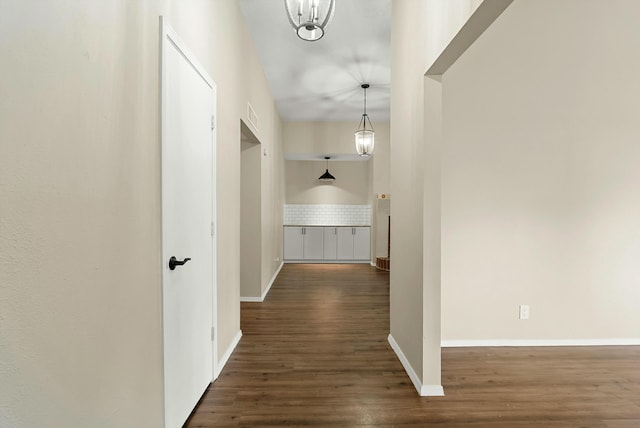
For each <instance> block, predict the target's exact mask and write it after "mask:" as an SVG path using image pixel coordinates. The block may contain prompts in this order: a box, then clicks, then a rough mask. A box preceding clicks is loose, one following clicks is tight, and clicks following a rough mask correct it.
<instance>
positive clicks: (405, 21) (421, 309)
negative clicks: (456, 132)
mask: <svg viewBox="0 0 640 428" xmlns="http://www.w3.org/2000/svg"><path fill="white" fill-rule="evenodd" d="M480 3H481V1H473V0H457V1H452V0H431V1H421V0H394V2H393V8H392V12H393V13H392V32H391V46H392V49H391V51H392V55H393V56H392V59H391V61H392V66H391V86H392V88H393V91H392V92H391V167H390V168H391V174H390V177H391V200H392V202H391V218H392V221H391V245H392V254H393V256H392V269H391V289H390V293H391V295H390V300H391V306H390V317H391V333H390V336H391V337H390V339H392V340H390V342H392V343H394V344H395V345H397V349H396V348H394V349H396V351H397V352H398V354H399V356H400V357H401V360H402V358H404V359H405V360H404V362H403V363H404V364H405V369H406V370H407V372H408V374H409V376H410V377H411V379H412V381H413V382H414V385H415V386H416V388H417V389H418V391H419V392H420V393H421V394H423V393H424V394H425V395H437V394H438V393H439V392H440V391H441V387H440V370H439V367H440V354H439V349H440V346H439V341H438V340H437V338H438V337H439V334H440V322H439V317H437V318H438V319H437V320H436V319H435V318H434V317H436V314H435V313H433V312H429V313H427V314H425V311H429V307H430V305H433V304H435V303H434V301H433V299H434V298H435V299H437V297H438V296H439V288H440V282H439V278H435V279H434V278H433V272H427V273H428V274H429V275H432V276H431V277H430V278H431V279H432V282H433V281H435V282H433V283H429V284H428V287H429V289H428V290H426V291H425V289H424V287H425V276H424V275H425V272H424V269H423V263H424V261H425V260H424V251H425V248H424V243H425V237H424V229H423V225H424V223H425V217H424V208H423V204H424V203H425V189H424V179H425V148H424V112H425V97H424V91H425V87H424V74H425V72H426V71H427V70H428V69H429V67H430V66H431V64H432V63H433V62H434V61H435V60H436V59H437V58H438V56H439V55H440V54H441V52H442V51H443V50H444V49H445V47H446V46H447V44H448V43H449V41H450V40H451V39H452V38H453V36H454V35H455V34H456V33H457V32H458V30H459V29H460V28H461V27H462V25H463V24H464V23H465V22H466V20H467V19H468V18H469V16H470V15H471V14H472V13H473V12H474V10H475V9H476V8H477V6H478V5H479V4H480ZM408 47H410V48H408ZM427 231H431V232H433V230H432V228H429V229H427ZM427 238H428V239H429V237H427ZM429 242H430V243H431V245H435V244H434V243H435V242H436V241H433V240H429ZM428 249H429V251H432V252H431V253H430V254H431V257H432V258H433V257H436V258H437V257H439V256H440V248H439V246H436V247H433V248H432V247H429V248H428ZM428 278H429V277H428ZM436 288H437V289H436ZM425 299H426V300H425ZM425 302H427V303H425ZM425 305H426V306H425ZM425 316H426V317H428V318H429V319H430V320H432V322H430V323H427V322H426V320H425ZM427 327H428V328H429V330H428V331H425V329H426V328H427ZM425 356H426V360H425ZM429 358H431V359H432V360H431V361H430V360H429Z"/></svg>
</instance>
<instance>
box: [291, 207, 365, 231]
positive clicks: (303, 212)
mask: <svg viewBox="0 0 640 428" xmlns="http://www.w3.org/2000/svg"><path fill="white" fill-rule="evenodd" d="M284 224H285V225H287V224H291V225H300V226H306V225H309V226H311V225H318V226H370V225H371V206H369V205H337V204H313V205H295V204H286V205H285V206H284Z"/></svg>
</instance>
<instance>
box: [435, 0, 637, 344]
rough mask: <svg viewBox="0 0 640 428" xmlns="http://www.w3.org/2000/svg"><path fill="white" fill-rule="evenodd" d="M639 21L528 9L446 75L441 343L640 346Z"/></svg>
mask: <svg viewBox="0 0 640 428" xmlns="http://www.w3.org/2000/svg"><path fill="white" fill-rule="evenodd" d="M638 22H640V3H638V2H637V1H633V0H615V1H609V2H602V1H582V0H564V1H562V2H558V1H553V0H537V1H535V2H532V1H523V0H516V1H515V2H514V3H513V4H512V5H511V6H510V7H509V8H508V9H507V10H506V11H505V12H504V13H503V15H502V16H500V17H499V18H498V20H497V21H496V22H495V23H494V24H493V26H492V27H491V28H489V29H488V30H487V32H486V33H485V34H483V36H482V37H481V38H480V39H479V40H478V41H477V42H476V43H475V44H474V45H473V46H471V48H470V49H469V50H468V51H467V52H466V53H465V54H464V55H463V56H462V57H461V58H460V59H459V60H458V62H457V63H456V64H454V65H453V66H452V67H451V68H450V69H449V71H448V72H447V73H446V74H445V75H444V77H443V87H444V134H445V148H444V151H443V188H442V192H443V193H442V219H443V224H442V243H443V247H442V252H443V253H442V254H443V261H442V269H443V287H442V291H443V309H442V311H443V321H442V334H443V339H445V340H496V339H521V340H527V339H539V340H550V339H551V340H553V339H556V340H564V339H569V340H572V339H636V340H639V339H640V311H639V310H638V302H639V301H640V287H639V285H640V284H639V282H638V281H639V279H638V278H640V265H639V264H638V260H640V223H639V222H638V218H640V199H639V197H638V183H640V168H638V165H639V164H640V145H639V144H638V141H639V139H640V121H638V114H637V113H638V111H640V96H639V95H640V77H639V76H640V56H638V52H640V32H639V31H638ZM519 304H529V305H531V319H530V320H528V321H519V320H518V319H517V317H518V305H519Z"/></svg>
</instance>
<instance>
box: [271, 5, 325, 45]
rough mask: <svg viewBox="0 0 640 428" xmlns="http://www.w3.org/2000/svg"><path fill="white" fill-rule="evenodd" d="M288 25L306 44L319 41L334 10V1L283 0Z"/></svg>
mask: <svg viewBox="0 0 640 428" xmlns="http://www.w3.org/2000/svg"><path fill="white" fill-rule="evenodd" d="M284 7H285V9H286V10H287V17H288V18H289V23H290V24H291V26H292V27H293V28H294V30H296V33H297V34H298V37H300V38H301V39H302V40H306V41H308V42H314V41H316V40H320V39H321V38H322V36H324V28H325V27H326V26H327V24H329V22H330V21H331V18H332V17H333V11H334V10H335V7H336V5H335V0H284Z"/></svg>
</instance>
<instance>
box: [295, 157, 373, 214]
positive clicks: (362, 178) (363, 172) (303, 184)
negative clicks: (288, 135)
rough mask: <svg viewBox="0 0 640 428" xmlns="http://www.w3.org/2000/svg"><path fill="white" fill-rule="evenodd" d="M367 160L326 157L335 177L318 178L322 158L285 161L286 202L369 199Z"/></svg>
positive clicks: (333, 202) (361, 203)
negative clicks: (339, 159) (352, 160)
mask: <svg viewBox="0 0 640 428" xmlns="http://www.w3.org/2000/svg"><path fill="white" fill-rule="evenodd" d="M370 164H372V162H371V160H369V161H365V162H363V161H358V162H350V161H336V162H331V161H329V172H330V173H331V174H332V175H333V176H334V177H336V179H335V181H320V180H318V177H320V176H321V175H322V174H323V173H324V172H325V170H326V169H327V168H326V166H325V165H326V163H325V161H294V160H288V161H285V171H286V173H285V183H286V203H287V204H352V205H359V204H360V205H364V204H368V203H369V193H370V190H369V189H370V188H371V183H370V182H369V166H370Z"/></svg>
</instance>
